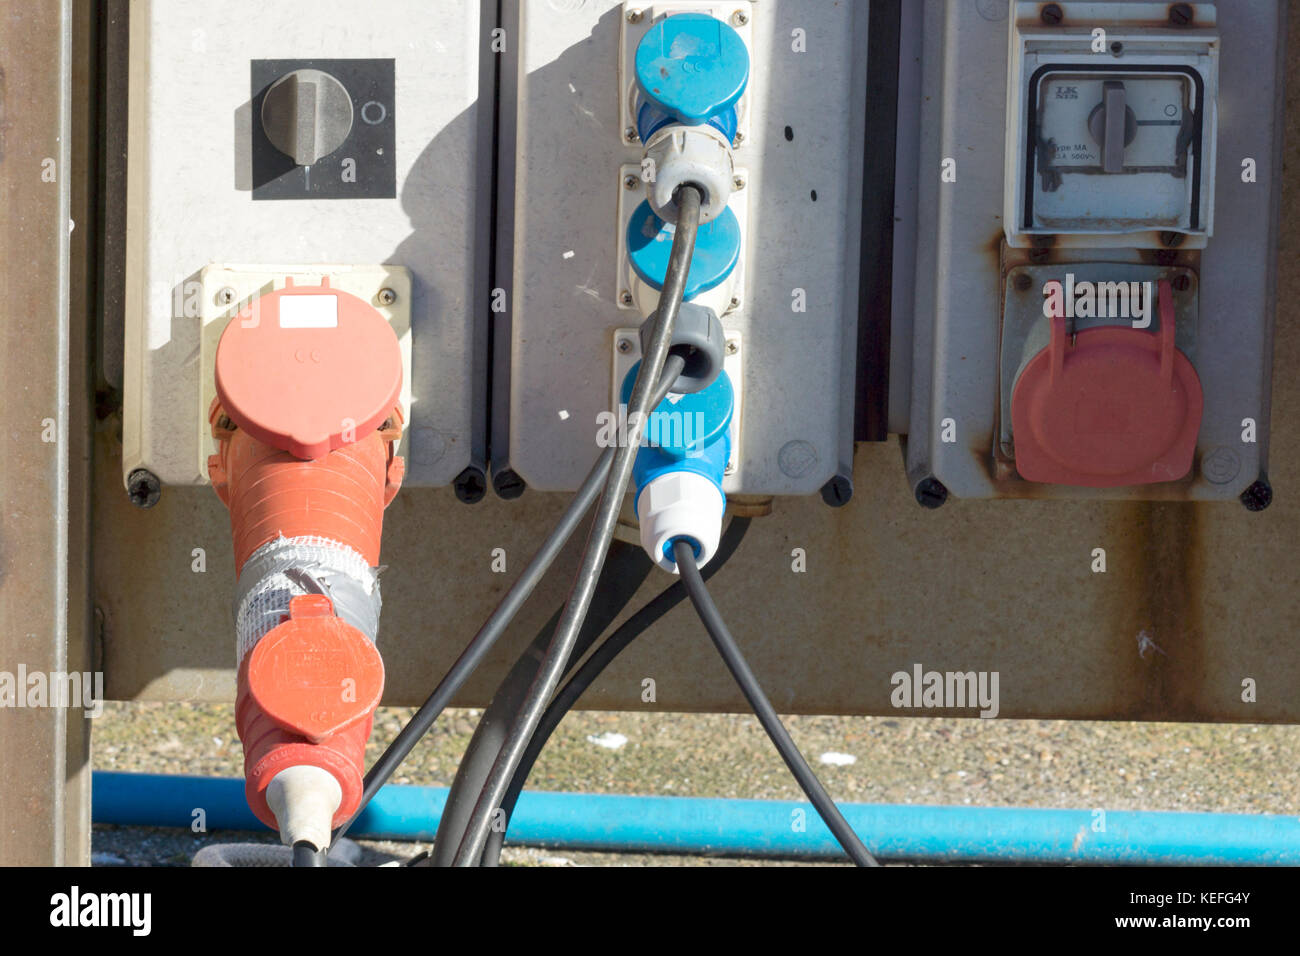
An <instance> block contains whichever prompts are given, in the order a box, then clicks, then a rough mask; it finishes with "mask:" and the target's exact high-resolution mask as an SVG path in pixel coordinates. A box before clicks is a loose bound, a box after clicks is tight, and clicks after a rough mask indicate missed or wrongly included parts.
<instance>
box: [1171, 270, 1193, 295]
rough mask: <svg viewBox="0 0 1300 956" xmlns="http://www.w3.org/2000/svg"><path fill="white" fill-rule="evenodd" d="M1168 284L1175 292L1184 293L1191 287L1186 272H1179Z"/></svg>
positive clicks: (1190, 280)
mask: <svg viewBox="0 0 1300 956" xmlns="http://www.w3.org/2000/svg"><path fill="white" fill-rule="evenodd" d="M1169 284H1170V285H1172V286H1173V287H1174V291H1175V292H1186V291H1187V290H1188V289H1190V288H1191V287H1192V278H1191V276H1189V275H1188V274H1187V273H1186V272H1181V273H1179V274H1178V275H1176V276H1174V281H1173V282H1171V283H1169Z"/></svg>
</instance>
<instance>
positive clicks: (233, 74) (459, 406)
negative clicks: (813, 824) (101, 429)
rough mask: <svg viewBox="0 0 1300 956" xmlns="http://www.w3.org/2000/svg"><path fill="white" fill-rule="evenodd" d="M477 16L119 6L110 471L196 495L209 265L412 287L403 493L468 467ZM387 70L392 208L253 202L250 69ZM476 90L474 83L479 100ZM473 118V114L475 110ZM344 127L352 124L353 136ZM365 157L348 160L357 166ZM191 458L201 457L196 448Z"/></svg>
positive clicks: (301, 1)
mask: <svg viewBox="0 0 1300 956" xmlns="http://www.w3.org/2000/svg"><path fill="white" fill-rule="evenodd" d="M482 26H483V25H482V24H481V22H480V5H479V4H478V3H456V4H429V3H417V2H413V0H375V2H372V3H368V4H366V5H365V8H364V11H362V10H361V8H359V7H358V6H357V4H355V3H353V2H351V0H332V2H328V3H321V2H318V0H288V2H279V3H274V4H268V3H263V2H258V0H239V2H228V3H219V4H214V3H210V2H207V0H183V2H182V0H161V2H141V3H137V4H134V5H133V6H132V9H131V71H132V72H131V81H130V98H131V102H130V151H131V152H130V160H129V209H130V212H129V219H128V225H127V230H128V253H127V271H128V286H127V292H126V327H127V336H126V349H125V353H126V371H125V378H126V388H125V393H126V394H125V410H124V419H123V430H124V441H125V449H126V451H125V461H124V465H125V470H126V471H127V472H129V471H131V470H133V469H135V468H147V469H149V470H150V471H152V472H154V473H155V474H156V475H157V476H158V477H159V478H160V479H161V480H162V482H163V483H164V484H201V483H204V482H206V480H207V479H206V475H205V473H204V471H203V470H202V469H200V468H198V467H196V465H195V462H197V461H200V460H201V456H202V454H203V453H204V451H205V449H202V448H199V447H196V445H195V443H196V441H198V438H197V435H198V431H197V428H196V427H195V423H194V421H193V420H192V419H193V418H194V408H195V407H196V402H197V398H196V396H197V395H198V394H199V387H200V386H199V375H200V368H199V365H198V363H197V362H196V357H197V354H198V350H199V324H200V320H199V317H198V309H197V303H196V302H194V300H193V299H194V296H195V295H196V294H197V290H198V288H199V283H198V274H199V272H200V270H202V269H203V268H204V267H205V266H208V265H210V264H212V263H216V262H222V263H225V262H239V263H245V264H248V265H249V266H257V265H259V264H270V263H296V264H299V265H304V266H311V265H315V264H318V263H351V264H365V265H375V264H388V265H397V266H405V267H407V268H409V269H410V270H411V272H412V274H413V276H414V280H415V286H414V298H413V301H412V303H411V313H412V314H411V325H412V341H413V345H414V348H415V354H414V359H413V373H412V376H413V382H412V386H413V392H414V405H413V416H412V420H411V421H410V422H409V427H408V429H407V431H406V433H405V434H404V436H403V448H402V451H403V453H404V454H405V455H406V456H407V472H406V482H407V484H408V485H445V484H448V483H450V482H452V481H453V479H455V478H456V477H457V476H458V475H460V474H462V473H463V472H464V470H465V469H466V468H467V467H470V466H474V467H478V468H481V467H482V465H483V459H484V458H485V456H486V452H485V449H484V447H483V446H484V443H485V440H486V439H485V427H486V425H485V423H486V419H485V415H486V408H485V405H486V398H485V396H484V395H483V394H482V393H481V391H480V390H481V389H483V388H485V377H484V375H483V374H482V373H483V370H484V362H485V360H486V353H485V349H486V347H487V344H486V336H485V322H486V314H487V313H486V305H487V295H488V289H487V287H486V283H485V282H484V276H483V275H481V274H479V271H480V270H482V269H485V267H486V243H487V235H486V230H487V227H488V221H489V220H488V217H489V215H490V210H491V202H490V190H488V189H486V188H485V183H484V180H483V167H487V169H488V170H489V172H490V155H491V142H490V139H488V138H487V136H486V135H485V134H489V133H490V126H485V125H484V124H485V121H486V122H487V123H490V121H491V112H490V106H491V97H490V94H489V95H486V96H483V97H482V98H481V99H480V96H481V92H482V91H481V90H480V83H481V77H480V67H481V63H480V56H479V51H480V50H481V49H482V39H483V37H482V35H481V28H482ZM304 56H309V57H314V58H322V59H327V58H337V59H374V58H379V59H393V60H394V64H395V71H396V92H395V102H394V103H391V104H385V113H386V114H387V113H388V111H391V117H392V120H393V122H394V123H395V125H396V137H397V138H396V154H397V155H396V164H397V198H396V199H380V198H376V199H336V200H328V199H310V200H306V199H299V200H293V201H262V202H254V201H253V198H252V194H251V189H252V187H253V185H254V184H253V169H252V165H251V156H250V149H251V145H250V141H251V135H252V129H253V123H254V122H256V119H255V118H254V117H253V116H252V109H251V102H250V97H249V89H250V86H249V84H250V61H251V60H262V59H266V60H274V59H287V58H293V57H304ZM489 89H490V87H489ZM484 110H487V112H486V114H485V113H484ZM365 115H377V114H374V111H371V114H364V113H363V114H362V115H360V116H359V117H358V119H357V123H358V124H359V123H361V122H363V121H364V116H365ZM362 161H364V157H362V158H361V159H359V160H358V162H362ZM207 450H210V449H207Z"/></svg>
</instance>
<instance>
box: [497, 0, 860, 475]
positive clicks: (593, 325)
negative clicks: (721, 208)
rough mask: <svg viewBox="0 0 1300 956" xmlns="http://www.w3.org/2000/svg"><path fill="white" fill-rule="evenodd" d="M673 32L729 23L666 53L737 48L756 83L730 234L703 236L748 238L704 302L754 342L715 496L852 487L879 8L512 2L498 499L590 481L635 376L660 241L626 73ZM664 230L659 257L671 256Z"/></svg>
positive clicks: (738, 110)
mask: <svg viewBox="0 0 1300 956" xmlns="http://www.w3.org/2000/svg"><path fill="white" fill-rule="evenodd" d="M670 14H672V15H677V16H682V15H696V16H705V17H709V18H712V20H714V21H716V23H715V24H714V25H713V26H712V27H709V25H708V24H707V23H706V24H705V29H704V30H703V31H700V30H699V29H695V30H694V32H689V35H688V33H683V34H681V35H678V36H677V37H676V39H672V40H669V41H665V48H664V50H663V51H660V52H663V53H664V55H667V56H669V57H671V58H680V59H683V60H685V61H686V62H687V63H688V65H689V62H690V57H692V56H709V57H712V56H716V55H717V52H718V50H720V49H723V50H732V51H736V55H739V52H738V51H737V50H736V47H735V46H734V45H733V44H734V41H735V40H736V39H737V38H738V39H739V42H740V43H742V44H743V47H744V51H745V54H746V58H747V60H748V67H749V70H748V78H747V84H746V86H745V89H744V92H743V94H742V96H741V97H740V99H739V101H738V102H736V103H735V104H734V106H735V112H734V114H729V115H728V116H727V117H726V118H725V121H722V122H719V123H718V124H717V126H718V129H720V130H725V132H724V133H723V134H722V135H723V136H725V137H727V138H729V145H730V150H731V153H732V155H733V156H734V166H735V168H734V182H733V190H732V192H731V195H730V200H729V202H728V204H727V209H726V210H725V212H724V213H723V218H722V220H717V221H715V222H713V223H708V224H706V225H705V226H703V227H702V229H701V234H702V239H703V234H704V232H705V230H708V229H710V227H712V228H713V230H714V231H715V232H716V231H717V230H723V229H726V230H732V229H734V230H736V231H737V232H738V233H739V258H738V262H735V263H734V264H733V263H731V262H728V263H727V268H728V269H729V272H728V276H727V282H725V283H719V284H718V285H717V286H714V287H712V288H711V289H710V290H709V291H708V292H706V293H704V298H703V299H701V302H703V303H704V304H708V305H709V306H710V307H712V308H714V310H715V311H716V312H717V313H718V315H719V317H720V319H721V321H722V324H723V326H724V328H725V330H726V331H727V333H728V335H729V336H731V337H732V339H733V341H734V342H737V343H738V342H741V341H743V343H744V350H743V355H736V356H733V357H732V360H731V362H730V363H729V371H731V372H733V379H735V378H736V376H737V375H738V376H739V379H740V381H739V382H738V383H737V384H738V385H739V386H740V387H741V389H742V390H743V393H744V395H745V408H744V415H743V421H742V422H740V423H739V426H738V427H739V428H740V432H741V434H740V435H739V436H738V441H737V443H736V444H735V446H734V451H735V460H734V462H733V465H734V467H733V468H732V469H731V470H730V471H729V472H728V474H727V475H726V477H725V479H724V482H723V486H724V489H725V490H726V491H727V492H728V493H755V494H808V493H814V492H816V491H818V490H819V489H820V488H821V487H822V486H823V485H825V484H826V483H827V481H828V480H830V479H831V478H832V477H834V476H836V475H837V474H845V475H847V474H848V473H849V469H850V463H851V456H852V427H853V421H852V418H853V379H854V372H855V364H856V363H855V354H856V350H855V347H854V346H855V342H856V329H857V306H858V296H857V280H858V273H859V262H858V256H857V249H858V241H859V234H860V230H861V209H862V177H863V163H862V157H863V149H864V148H865V147H864V133H863V129H864V125H865V112H866V97H867V95H868V90H867V86H866V62H865V60H866V58H865V56H864V55H863V51H864V50H865V49H866V26H867V14H868V5H867V4H865V3H861V4H849V3H841V4H832V3H802V2H790V0H762V2H732V3H717V2H699V0H687V2H672V3H634V2H629V3H620V2H614V0H597V2H589V3H582V4H575V3H562V4H560V3H551V4H542V3H533V2H520V0H510V2H507V3H505V4H504V5H503V9H502V18H503V19H502V26H503V28H504V30H505V31H506V35H507V36H509V37H512V38H517V41H516V43H515V44H514V45H511V46H508V47H507V52H506V54H505V58H504V60H503V63H502V101H501V103H502V105H501V139H500V147H499V148H500V156H499V161H500V182H501V185H500V195H501V197H502V201H501V203H500V204H499V207H500V209H501V218H500V219H499V240H498V252H499V258H498V264H497V276H498V283H500V284H502V285H503V286H504V287H505V291H506V293H507V294H506V301H507V303H508V305H507V308H506V309H505V310H504V311H503V312H501V313H500V314H499V316H498V318H497V322H498V324H497V326H496V333H495V336H494V352H495V354H494V375H493V392H494V394H493V427H492V435H493V442H492V444H493V450H492V459H493V461H492V467H493V480H494V482H495V483H496V486H497V489H498V491H500V492H501V493H503V494H513V493H517V492H518V491H520V490H522V488H523V487H524V486H525V485H526V486H528V487H532V488H536V489H539V490H547V491H565V490H572V489H575V488H577V487H578V485H579V484H580V483H581V482H582V479H583V477H584V476H585V475H586V473H587V471H588V469H589V468H590V467H591V465H592V463H593V462H594V461H595V460H596V456H597V454H598V452H599V448H598V446H597V440H596V439H597V433H598V421H599V416H600V415H601V414H602V413H608V411H609V410H610V408H611V404H610V403H611V390H610V381H611V373H612V369H613V366H615V365H618V366H619V367H621V363H622V361H623V360H624V359H625V356H623V355H620V353H618V352H617V350H616V343H617V341H618V340H619V336H620V330H626V329H628V328H631V327H634V326H636V325H638V324H639V323H640V322H641V321H642V320H644V319H645V318H646V317H647V316H648V315H649V314H650V312H651V310H652V309H653V306H654V303H655V301H657V292H653V293H651V294H647V290H646V289H644V288H642V285H643V284H644V282H643V276H641V275H640V272H641V271H644V263H642V262H640V261H639V259H638V256H639V254H640V253H641V252H645V251H647V250H648V247H647V246H646V245H644V244H643V243H642V242H641V239H640V238H638V237H641V236H642V235H643V234H644V233H645V232H646V230H649V231H650V232H653V231H654V230H653V229H651V228H650V227H651V226H654V227H655V228H661V226H662V224H661V223H659V221H658V220H656V219H653V217H651V216H647V215H646V209H645V205H644V204H645V202H646V199H647V196H648V193H647V182H646V179H645V175H646V174H645V166H644V164H643V158H644V153H645V148H646V144H645V143H643V142H642V141H641V138H640V130H639V127H638V123H639V121H640V119H641V117H640V116H639V111H638V103H637V99H636V97H637V89H636V85H637V82H636V79H635V77H634V69H633V66H632V64H633V62H634V60H635V58H636V52H637V49H638V46H639V44H640V42H641V40H642V39H643V38H644V37H646V36H647V35H648V34H649V33H650V32H651V31H653V30H654V29H655V28H656V25H658V24H662V23H663V21H664V18H665V17H666V16H667V15H670ZM697 27H698V24H697ZM688 42H689V43H690V44H692V46H691V48H690V49H689V50H687V49H686V48H685V46H684V44H686V43H688ZM707 73H708V71H704V70H701V71H700V75H701V78H702V81H703V79H705V78H706V76H705V75H706V74H707ZM733 123H734V128H733V125H732V124H733ZM638 217H641V218H638ZM643 220H644V221H643ZM723 220H725V221H723ZM629 223H631V224H632V228H629ZM642 227H644V228H642ZM670 229H671V226H669V227H667V229H662V228H661V231H660V232H659V233H658V234H657V235H656V236H651V237H650V238H651V240H652V244H653V243H660V244H662V245H664V246H666V245H668V242H667V240H670V239H671V232H670ZM629 237H630V238H632V239H636V240H637V242H636V243H635V244H632V247H631V248H629V245H630V244H629V242H628V239H629ZM713 238H716V236H715V237H713ZM733 265H734V267H733ZM692 276H694V269H693V272H692ZM737 364H738V365H739V370H738V372H735V371H734V370H735V368H736V365H737Z"/></svg>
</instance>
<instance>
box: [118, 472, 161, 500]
mask: <svg viewBox="0 0 1300 956" xmlns="http://www.w3.org/2000/svg"><path fill="white" fill-rule="evenodd" d="M126 494H127V497H128V498H130V499H131V504H133V505H135V506H136V507H137V508H152V507H153V506H154V505H156V504H157V503H158V499H159V498H160V497H161V496H162V482H160V481H159V480H158V476H157V475H155V474H154V473H153V472H152V471H149V470H148V469H147V468H137V469H136V470H135V471H133V472H131V474H130V475H128V476H127V479H126Z"/></svg>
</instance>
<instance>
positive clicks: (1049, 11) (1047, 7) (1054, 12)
mask: <svg viewBox="0 0 1300 956" xmlns="http://www.w3.org/2000/svg"><path fill="white" fill-rule="evenodd" d="M1038 18H1039V19H1040V20H1042V21H1043V22H1044V23H1046V24H1047V25H1048V26H1049V27H1055V26H1060V24H1061V21H1062V20H1064V19H1065V14H1064V13H1062V12H1061V8H1060V6H1058V5H1057V4H1055V3H1047V4H1044V5H1043V8H1042V9H1041V10H1039V11H1038Z"/></svg>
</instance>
